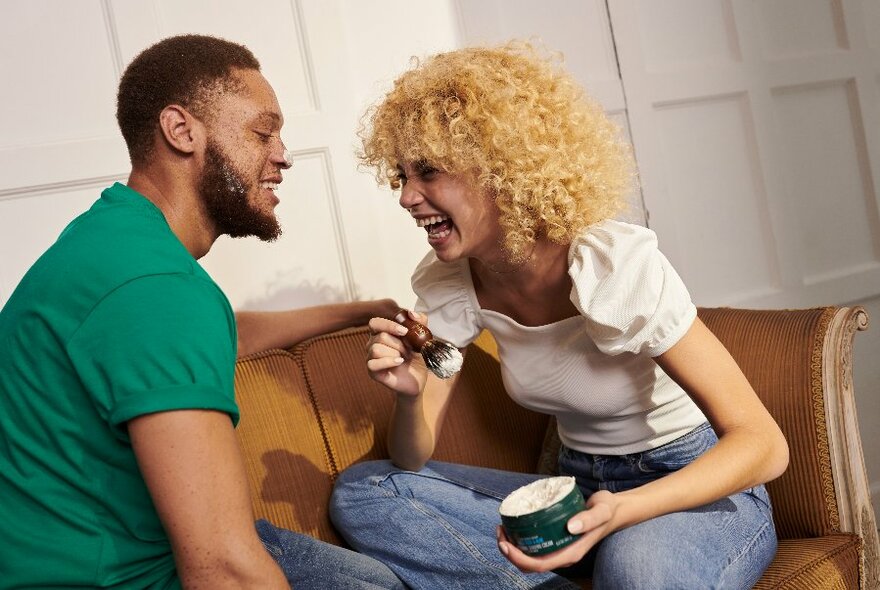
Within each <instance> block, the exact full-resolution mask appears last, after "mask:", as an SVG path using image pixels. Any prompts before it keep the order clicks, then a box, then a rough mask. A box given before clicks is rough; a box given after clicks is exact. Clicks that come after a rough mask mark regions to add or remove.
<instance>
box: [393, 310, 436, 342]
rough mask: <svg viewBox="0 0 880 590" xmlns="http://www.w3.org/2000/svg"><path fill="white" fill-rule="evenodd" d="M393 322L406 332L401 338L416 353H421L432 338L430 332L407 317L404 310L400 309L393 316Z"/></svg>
mask: <svg viewBox="0 0 880 590" xmlns="http://www.w3.org/2000/svg"><path fill="white" fill-rule="evenodd" d="M394 321H395V322H397V323H398V324H400V325H401V326H403V327H404V328H406V329H407V330H408V331H407V333H406V334H405V335H404V336H403V339H404V340H406V341H407V343H409V345H410V346H412V349H413V350H415V351H416V352H421V351H422V347H423V346H424V345H425V343H426V342H428V340H431V339H432V338H434V335H433V334H431V330H429V329H428V327H427V326H425V325H423V324H420V323H418V322H417V321H415V320H414V319H412V318H411V317H409V314H408V313H406V310H405V309H400V310H398V311H397V313H396V314H394Z"/></svg>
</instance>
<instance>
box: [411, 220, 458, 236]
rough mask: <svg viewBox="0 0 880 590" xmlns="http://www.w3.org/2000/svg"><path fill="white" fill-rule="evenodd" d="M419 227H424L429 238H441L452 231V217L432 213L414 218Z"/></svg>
mask: <svg viewBox="0 0 880 590" xmlns="http://www.w3.org/2000/svg"><path fill="white" fill-rule="evenodd" d="M416 224H417V225H418V226H419V227H423V228H425V231H426V232H428V239H429V240H442V239H443V238H445V237H446V236H448V235H449V234H451V233H452V227H453V223H452V219H451V218H450V217H449V216H448V215H433V216H431V217H423V218H422V219H416Z"/></svg>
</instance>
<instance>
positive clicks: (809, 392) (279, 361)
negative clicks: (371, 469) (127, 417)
mask: <svg viewBox="0 0 880 590" xmlns="http://www.w3.org/2000/svg"><path fill="white" fill-rule="evenodd" d="M833 312H834V310H833V309H816V310H798V311H796V312H791V311H754V310H738V309H701V310H700V317H701V318H702V319H703V321H704V322H705V323H706V324H707V325H708V326H709V328H710V329H711V330H712V331H713V332H714V333H715V334H716V335H717V336H718V337H719V339H720V340H721V341H722V342H723V343H724V344H725V346H726V347H727V348H728V350H730V352H731V354H733V356H734V358H736V360H737V362H738V363H739V364H740V366H741V367H742V369H743V371H744V372H745V374H746V376H747V377H748V378H749V381H750V382H751V383H752V385H753V386H754V387H755V390H756V391H757V392H758V395H759V396H760V397H761V399H762V401H763V402H764V404H765V405H766V406H767V408H768V409H769V410H770V412H771V414H773V416H774V417H775V418H776V420H777V422H778V423H779V425H780V427H781V428H782V431H783V432H784V433H785V435H786V437H787V439H788V443H789V447H790V450H791V461H790V466H789V468H788V470H787V471H786V472H785V473H784V474H783V475H782V476H781V477H780V478H779V479H777V480H775V481H773V482H770V484H769V485H768V489H769V492H770V495H771V497H772V499H773V503H774V519H775V521H776V526H777V531H778V533H779V536H780V538H783V539H788V538H800V537H815V536H822V535H825V534H828V533H829V532H835V531H837V530H839V519H838V514H837V503H836V500H835V496H834V482H833V480H832V474H831V467H830V462H829V458H828V436H827V430H826V426H825V425H826V416H825V410H824V406H823V402H822V357H823V354H835V351H827V350H824V348H823V347H824V336H825V332H826V331H827V328H828V322H829V320H830V316H831V315H833ZM367 338H368V332H367V330H366V328H358V329H352V330H345V331H341V332H336V333H332V334H326V335H323V336H319V337H317V338H314V339H312V340H309V341H307V342H304V343H302V344H301V345H299V346H297V347H295V348H293V349H292V350H291V351H269V352H266V353H261V354H259V355H255V356H252V357H250V358H247V359H243V360H241V361H239V363H238V365H237V367H236V396H237V399H238V403H239V405H240V406H241V413H242V420H241V424H240V425H239V428H238V434H239V438H240V440H241V444H242V448H243V449H244V453H245V456H246V460H247V461H248V471H249V474H250V477H251V486H252V490H254V493H255V496H256V497H255V499H254V505H255V511H256V512H257V516H262V517H266V518H269V519H270V520H272V521H273V522H275V523H276V524H278V525H280V526H286V527H288V528H291V529H294V530H299V531H302V532H305V533H308V534H311V535H314V536H317V537H319V538H322V539H325V540H328V541H333V542H339V538H338V537H337V535H336V533H335V532H334V530H333V528H332V526H331V525H330V523H329V520H328V518H327V499H328V497H329V494H330V490H331V489H332V484H333V480H334V479H335V477H336V475H337V474H338V473H339V472H340V471H341V470H342V469H345V468H346V467H348V466H349V465H351V464H353V463H355V462H357V461H361V460H367V459H378V458H385V457H387V455H386V451H385V435H386V425H387V423H388V419H389V416H390V411H391V404H392V395H391V394H390V393H389V392H388V391H387V390H386V389H385V388H384V387H383V386H381V385H379V384H377V383H375V382H374V381H372V380H371V379H370V378H369V376H368V375H367V372H366V369H365V366H364V347H365V343H366V341H367ZM496 357H497V355H496V354H495V351H494V342H493V341H492V339H491V337H490V336H488V335H487V334H484V335H483V336H481V337H480V339H479V340H478V341H477V342H475V343H474V344H473V345H471V348H470V349H469V350H468V353H467V357H466V361H465V365H464V368H463V371H462V376H461V379H460V380H459V386H458V387H457V389H456V392H455V393H454V395H455V400H454V403H453V404H452V406H451V408H450V411H449V414H448V416H447V420H446V424H445V426H444V429H443V431H442V433H441V438H440V441H439V443H438V448H437V450H436V453H435V456H434V458H435V459H438V460H445V461H456V462H462V463H469V464H474V465H483V466H489V467H495V468H499V469H509V470H515V471H534V470H535V469H539V470H541V471H544V472H546V471H547V470H546V469H541V467H540V465H539V459H541V460H542V461H543V463H544V464H546V463H548V459H550V458H551V457H550V456H551V455H552V454H553V453H552V445H553V444H554V441H553V438H554V437H553V436H549V437H547V438H546V440H545V432H546V431H547V425H548V419H547V417H545V416H542V415H539V414H536V413H533V412H530V411H528V410H524V409H522V408H520V407H518V406H516V405H515V404H514V403H513V402H512V401H510V399H509V398H508V397H507V395H506V394H505V392H504V388H503V385H502V383H501V377H500V372H499V367H498V362H497V360H496ZM556 442H557V443H558V439H557V441H556ZM542 451H543V453H544V456H543V458H542V457H541V455H542Z"/></svg>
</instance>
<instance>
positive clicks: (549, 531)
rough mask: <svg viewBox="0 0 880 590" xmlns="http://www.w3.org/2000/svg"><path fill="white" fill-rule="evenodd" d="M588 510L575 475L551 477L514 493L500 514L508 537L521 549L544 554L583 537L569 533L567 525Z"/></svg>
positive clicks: (529, 552) (508, 497)
mask: <svg viewBox="0 0 880 590" xmlns="http://www.w3.org/2000/svg"><path fill="white" fill-rule="evenodd" d="M584 509H585V504H584V496H583V494H581V490H580V488H578V487H577V485H576V484H575V481H574V478H573V477H549V478H546V479H539V480H538V481H534V482H532V483H530V484H528V485H526V486H523V487H521V488H519V489H517V490H514V491H513V492H511V493H510V495H509V496H507V498H505V499H504V501H503V502H502V503H501V507H500V508H499V513H500V514H501V524H502V526H503V527H504V532H505V533H506V534H507V538H508V539H510V541H511V542H513V544H515V545H516V546H517V547H519V549H520V551H522V552H523V553H525V554H527V555H544V554H545V553H550V552H551V551H556V550H557V549H561V548H563V547H565V546H566V545H568V544H569V543H572V542H573V541H575V540H576V539H577V538H578V537H580V536H581V535H572V534H571V533H569V532H568V529H567V528H566V524H567V523H568V519H570V518H571V517H572V516H574V515H575V514H577V513H578V512H581V511H583V510H584Z"/></svg>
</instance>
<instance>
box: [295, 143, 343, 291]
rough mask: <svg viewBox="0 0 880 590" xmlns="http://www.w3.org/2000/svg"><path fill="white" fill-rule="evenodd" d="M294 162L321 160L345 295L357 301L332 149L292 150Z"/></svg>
mask: <svg viewBox="0 0 880 590" xmlns="http://www.w3.org/2000/svg"><path fill="white" fill-rule="evenodd" d="M291 154H292V156H293V160H294V162H295V161H296V160H298V159H305V158H318V159H319V160H321V168H322V170H323V173H324V183H325V186H326V187H327V197H328V199H327V201H328V204H329V206H330V217H331V219H332V220H333V237H334V239H335V242H336V251H337V254H338V258H339V267H340V269H341V270H342V278H343V281H344V283H345V295H346V297H348V300H349V301H357V300H358V299H359V294H358V291H357V288H356V287H355V281H354V273H353V272H352V268H351V257H350V256H349V253H348V241H347V239H346V237H345V233H346V232H345V222H344V221H343V219H342V207H341V204H340V202H339V190H338V189H337V187H336V177H335V175H334V174H333V158H332V156H331V154H330V148H328V147H320V148H306V149H301V150H291Z"/></svg>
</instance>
